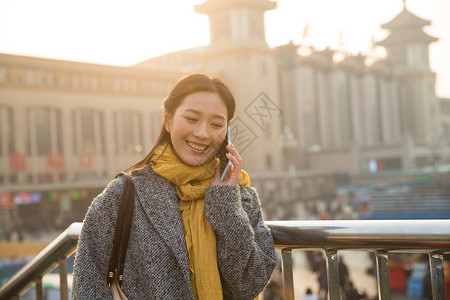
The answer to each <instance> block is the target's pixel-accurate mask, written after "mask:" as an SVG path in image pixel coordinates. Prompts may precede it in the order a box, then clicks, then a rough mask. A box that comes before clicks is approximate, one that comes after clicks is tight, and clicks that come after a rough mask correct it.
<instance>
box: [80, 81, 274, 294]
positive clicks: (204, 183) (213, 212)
mask: <svg viewBox="0 0 450 300" xmlns="http://www.w3.org/2000/svg"><path fill="white" fill-rule="evenodd" d="M234 111H235V101H234V97H233V95H232V93H231V92H230V90H229V89H228V88H227V87H226V85H225V84H224V83H223V82H222V81H220V80H219V79H216V78H210V77H208V76H206V75H202V74H191V75H188V76H186V77H184V78H182V79H180V80H179V81H178V82H177V84H176V85H175V86H174V88H173V89H172V91H171V92H170V94H169V95H168V97H167V98H166V99H165V100H164V120H163V125H162V128H161V132H160V135H159V138H158V140H157V142H156V143H155V146H154V147H153V149H152V150H151V151H150V152H149V153H148V154H147V156H146V157H144V158H143V159H142V160H141V161H139V162H138V163H136V164H135V165H133V166H132V167H130V168H128V169H127V170H125V171H124V172H125V173H128V174H131V178H132V179H131V180H132V182H133V184H134V189H135V194H134V195H135V196H134V211H133V220H132V227H131V233H130V239H129V243H128V251H127V254H126V259H125V266H124V273H123V285H122V288H123V291H124V293H125V295H126V296H127V297H128V299H171V300H173V299H208V300H211V299H253V298H255V297H257V295H258V294H259V293H260V292H261V291H262V290H263V288H264V286H265V285H266V283H267V281H268V280H269V278H270V276H271V273H272V271H273V269H274V267H275V264H276V261H275V253H274V245H273V239H272V235H271V233H270V231H269V229H268V228H267V227H266V226H265V225H264V223H263V219H262V215H261V209H260V203H259V199H258V196H257V194H256V192H255V190H254V189H253V188H251V187H250V182H249V179H248V176H247V174H246V173H245V172H244V171H242V162H243V160H242V157H241V156H240V155H239V153H238V151H237V150H236V149H235V148H234V146H233V145H231V146H229V145H226V143H225V139H226V132H227V130H226V128H227V126H228V124H229V122H230V120H231V119H232V118H233V115H234ZM227 152H228V153H227ZM224 154H225V155H224ZM218 157H221V158H222V159H221V160H220V159H219V158H218ZM228 160H230V161H231V162H232V166H231V168H230V170H229V172H228V174H227V176H226V177H225V179H224V180H223V181H220V175H221V174H220V172H221V170H223V166H224V164H225V163H226V162H227V161H228ZM123 177H124V176H118V177H117V178H116V179H115V180H113V181H111V182H110V183H109V185H108V186H107V187H106V189H105V190H104V191H103V192H102V193H101V194H100V195H99V196H97V198H95V199H94V201H93V203H92V205H91V207H90V208H89V211H88V213H87V215H86V218H85V220H84V224H83V229H82V232H81V235H80V240H79V244H78V250H77V255H76V260H75V266H74V278H73V287H72V299H112V295H111V292H110V290H109V288H108V285H107V280H106V277H107V271H108V264H109V260H110V255H111V247H112V240H113V235H114V226H115V222H116V219H117V214H118V207H119V198H120V196H121V194H122V191H123V187H124V182H125V180H124V178H123Z"/></svg>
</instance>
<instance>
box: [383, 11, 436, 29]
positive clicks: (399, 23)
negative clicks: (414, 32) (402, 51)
mask: <svg viewBox="0 0 450 300" xmlns="http://www.w3.org/2000/svg"><path fill="white" fill-rule="evenodd" d="M430 24H431V22H430V21H429V20H425V19H422V18H420V17H418V16H416V15H415V14H413V13H411V12H410V11H409V10H407V9H406V6H405V7H403V10H402V11H401V12H400V13H399V14H398V15H397V16H396V17H395V18H393V19H392V20H390V21H389V22H387V23H384V24H382V25H381V28H383V29H389V30H396V29H399V28H405V27H419V28H422V27H423V26H428V25H430Z"/></svg>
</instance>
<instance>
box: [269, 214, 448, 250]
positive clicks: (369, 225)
mask: <svg viewBox="0 0 450 300" xmlns="http://www.w3.org/2000/svg"><path fill="white" fill-rule="evenodd" d="M265 223H266V224H267V225H268V226H269V227H270V229H271V231H272V234H273V236H274V240H275V245H276V246H277V247H279V248H292V249H307V248H314V249H317V248H323V249H326V248H331V249H339V250H362V251H366V250H370V251H374V250H385V251H389V252H403V253H408V252H420V253H429V251H427V249H430V248H432V249H433V250H430V251H432V252H434V251H438V252H443V253H448V252H449V251H450V220H437V219H433V220H327V221H318V220H308V221H266V222H265Z"/></svg>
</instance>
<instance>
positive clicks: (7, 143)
mask: <svg viewBox="0 0 450 300" xmlns="http://www.w3.org/2000/svg"><path fill="white" fill-rule="evenodd" d="M13 124H14V122H13V114H12V109H11V108H9V107H0V157H1V159H2V160H3V159H5V158H6V157H7V156H8V155H9V154H11V153H12V152H13V151H14V137H15V134H14V127H13Z"/></svg>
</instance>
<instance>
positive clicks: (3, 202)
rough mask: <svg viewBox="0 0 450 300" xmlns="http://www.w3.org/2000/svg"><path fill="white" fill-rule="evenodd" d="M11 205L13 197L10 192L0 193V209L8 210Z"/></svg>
mask: <svg viewBox="0 0 450 300" xmlns="http://www.w3.org/2000/svg"><path fill="white" fill-rule="evenodd" d="M12 204H13V197H12V194H11V193H10V192H0V207H3V208H8V207H11V206H12Z"/></svg>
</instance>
